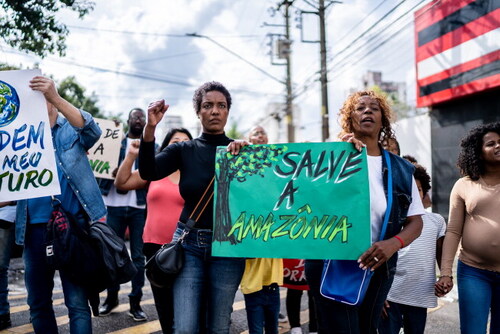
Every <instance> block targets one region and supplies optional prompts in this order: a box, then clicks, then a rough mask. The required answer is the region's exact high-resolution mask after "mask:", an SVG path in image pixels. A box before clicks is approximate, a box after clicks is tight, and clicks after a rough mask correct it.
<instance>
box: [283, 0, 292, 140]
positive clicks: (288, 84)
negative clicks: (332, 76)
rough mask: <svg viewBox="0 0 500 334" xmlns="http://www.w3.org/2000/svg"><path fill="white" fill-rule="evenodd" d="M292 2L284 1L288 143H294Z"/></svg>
mask: <svg viewBox="0 0 500 334" xmlns="http://www.w3.org/2000/svg"><path fill="white" fill-rule="evenodd" d="M292 3H293V0H284V1H283V4H284V5H285V38H286V39H287V41H288V43H289V51H288V52H287V53H286V124H287V132H288V142H289V143H294V142H295V126H294V124H293V97H292V61H291V53H292V49H291V45H292V41H291V39H290V13H289V8H290V6H291V5H292Z"/></svg>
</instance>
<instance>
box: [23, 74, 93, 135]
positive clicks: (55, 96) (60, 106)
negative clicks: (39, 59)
mask: <svg viewBox="0 0 500 334" xmlns="http://www.w3.org/2000/svg"><path fill="white" fill-rule="evenodd" d="M30 88H31V89H33V90H37V91H40V92H41V93H42V94H43V96H45V99H46V100H47V102H49V103H50V104H52V105H53V106H54V107H55V108H56V109H57V110H58V111H60V112H61V113H62V114H63V115H64V117H65V118H66V119H67V120H68V122H69V123H70V124H71V125H72V126H74V127H78V128H81V127H83V126H84V125H85V120H84V119H83V117H82V114H81V113H80V111H79V110H78V109H77V108H76V107H75V106H74V105H72V104H71V103H69V102H68V101H66V100H65V99H63V98H62V97H61V96H60V95H59V93H58V92H57V89H56V85H55V83H54V81H53V80H52V79H50V78H47V77H43V76H36V77H34V78H33V79H32V80H31V81H30Z"/></svg>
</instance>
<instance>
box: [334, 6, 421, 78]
mask: <svg viewBox="0 0 500 334" xmlns="http://www.w3.org/2000/svg"><path fill="white" fill-rule="evenodd" d="M425 1H427V0H421V1H420V2H418V3H417V4H416V5H415V6H413V7H412V8H410V9H409V10H407V11H406V12H405V13H403V14H402V15H400V16H398V17H397V18H396V19H395V20H394V21H392V22H391V23H388V24H387V25H386V26H385V27H384V28H382V29H381V30H380V31H377V32H376V33H374V34H373V36H372V37H371V38H369V39H368V40H367V41H365V44H368V43H370V42H371V41H373V40H375V39H377V38H379V37H380V36H381V35H380V34H381V33H383V32H384V31H386V30H387V29H389V28H392V27H393V26H394V24H395V23H396V22H398V21H399V20H400V19H401V18H403V17H404V16H406V15H407V14H408V13H411V12H412V11H413V10H414V9H415V8H416V7H418V6H420V5H421V4H422V3H423V2H425ZM411 23H413V20H410V21H409V22H408V23H407V24H405V25H404V26H403V27H402V28H401V29H398V30H397V31H396V33H394V34H391V35H390V37H393V36H395V35H396V34H397V33H399V32H401V31H402V30H403V29H405V28H406V27H407V26H408V25H410V24H411ZM387 41H388V39H385V40H384V41H383V43H380V44H378V45H377V47H378V46H380V45H384V44H385V43H386V42H387ZM360 50H361V51H363V50H364V49H355V50H353V51H352V52H351V53H349V54H347V55H346V56H345V57H344V58H342V59H340V60H338V61H337V62H336V63H335V64H332V65H331V66H330V69H329V70H328V71H329V72H330V71H331V70H332V68H334V67H337V66H341V65H342V64H343V62H344V63H345V61H346V60H347V59H349V58H350V57H351V56H352V55H354V54H355V53H357V52H359V51H360ZM373 50H374V48H372V49H371V51H373ZM339 54H340V53H339ZM363 56H366V53H365V54H364V55H363ZM332 60H333V59H332ZM350 60H351V59H349V61H350Z"/></svg>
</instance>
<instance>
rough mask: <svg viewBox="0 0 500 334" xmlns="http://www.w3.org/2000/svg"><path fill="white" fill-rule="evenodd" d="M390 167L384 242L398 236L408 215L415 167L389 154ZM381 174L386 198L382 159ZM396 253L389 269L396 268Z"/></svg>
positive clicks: (388, 262) (390, 261)
mask: <svg viewBox="0 0 500 334" xmlns="http://www.w3.org/2000/svg"><path fill="white" fill-rule="evenodd" d="M382 157H383V155H382ZM389 157H390V159H391V166H392V180H393V182H392V184H393V191H392V197H393V198H392V208H391V214H390V216H389V221H388V222H387V230H386V233H385V237H384V240H387V239H390V238H392V237H394V236H395V235H396V234H398V233H399V232H400V231H401V229H402V228H403V226H404V224H405V223H406V216H407V214H408V209H409V208H410V204H411V202H412V197H411V190H412V179H413V172H414V170H415V167H414V166H413V165H412V164H411V163H410V162H408V161H406V160H405V159H403V158H401V157H399V156H397V155H395V154H392V153H389ZM382 160H383V161H382V173H383V180H384V190H385V193H386V196H385V197H386V198H387V177H388V170H387V163H386V161H385V159H384V158H382ZM397 259H398V257H397V253H395V254H394V255H393V256H392V257H391V258H390V259H389V261H387V264H388V267H389V269H394V268H396V263H397Z"/></svg>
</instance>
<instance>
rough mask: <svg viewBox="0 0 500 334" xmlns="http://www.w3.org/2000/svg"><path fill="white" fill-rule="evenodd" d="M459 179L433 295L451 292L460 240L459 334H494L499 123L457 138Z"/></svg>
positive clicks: (498, 275) (499, 305) (499, 294)
mask: <svg viewBox="0 0 500 334" xmlns="http://www.w3.org/2000/svg"><path fill="white" fill-rule="evenodd" d="M461 146H462V150H461V152H460V155H459V158H458V167H459V168H460V172H461V174H462V175H463V177H462V178H461V179H459V180H458V181H457V182H456V183H455V186H454V187H453V190H452V191H451V195H450V215H449V220H448V229H447V231H446V236H445V239H444V244H443V254H442V259H441V276H440V278H439V281H438V282H437V283H436V295H438V296H443V295H445V294H446V293H448V292H449V291H450V290H451V288H452V287H453V276H452V265H453V259H454V256H455V254H456V251H457V248H458V245H459V243H460V241H461V242H462V249H461V251H460V255H459V261H458V268H457V278H458V296H459V309H460V328H461V332H462V333H467V334H469V333H483V334H484V333H486V328H487V323H488V314H489V313H490V309H491V324H490V333H500V122H496V123H490V124H485V125H480V126H478V127H476V128H474V129H472V130H471V131H470V132H469V133H468V134H467V136H466V137H465V138H464V139H462V143H461Z"/></svg>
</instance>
